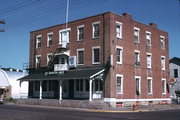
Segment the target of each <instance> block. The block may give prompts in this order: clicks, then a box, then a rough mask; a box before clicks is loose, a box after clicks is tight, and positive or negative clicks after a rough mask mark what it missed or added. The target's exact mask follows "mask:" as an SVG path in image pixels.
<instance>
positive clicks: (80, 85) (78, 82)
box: [76, 79, 83, 91]
mask: <svg viewBox="0 0 180 120" xmlns="http://www.w3.org/2000/svg"><path fill="white" fill-rule="evenodd" d="M76 91H83V80H82V79H79V80H76Z"/></svg>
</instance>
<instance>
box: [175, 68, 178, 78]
mask: <svg viewBox="0 0 180 120" xmlns="http://www.w3.org/2000/svg"><path fill="white" fill-rule="evenodd" d="M174 78H178V69H174Z"/></svg>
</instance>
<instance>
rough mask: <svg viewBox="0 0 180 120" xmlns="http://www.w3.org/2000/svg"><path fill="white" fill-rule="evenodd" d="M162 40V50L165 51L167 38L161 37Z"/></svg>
mask: <svg viewBox="0 0 180 120" xmlns="http://www.w3.org/2000/svg"><path fill="white" fill-rule="evenodd" d="M160 40H161V49H162V50H165V41H164V40H165V37H164V36H160Z"/></svg>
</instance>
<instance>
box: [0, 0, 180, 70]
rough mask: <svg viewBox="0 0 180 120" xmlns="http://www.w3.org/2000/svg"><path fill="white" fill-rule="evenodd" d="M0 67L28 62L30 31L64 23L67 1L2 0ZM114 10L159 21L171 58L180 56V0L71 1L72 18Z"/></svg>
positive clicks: (138, 19)
mask: <svg viewBox="0 0 180 120" xmlns="http://www.w3.org/2000/svg"><path fill="white" fill-rule="evenodd" d="M0 2H1V4H0V19H5V21H6V24H5V25H2V24H0V29H4V30H5V31H6V32H0V67H12V68H18V69H22V65H23V63H28V61H29V39H30V31H33V30H38V29H41V28H45V27H49V26H52V25H57V24H61V23H64V22H65V13H66V0H0ZM107 11H112V12H114V13H117V14H122V13H124V12H128V13H130V14H132V16H133V19H134V20H135V21H139V22H141V23H144V24H149V23H151V22H153V23H156V24H157V25H158V28H159V29H161V30H164V31H167V32H168V33H169V57H170V58H172V57H174V56H176V57H180V5H179V0H70V5H69V21H73V20H76V19H80V18H84V17H88V16H93V15H96V14H100V13H103V12H107Z"/></svg>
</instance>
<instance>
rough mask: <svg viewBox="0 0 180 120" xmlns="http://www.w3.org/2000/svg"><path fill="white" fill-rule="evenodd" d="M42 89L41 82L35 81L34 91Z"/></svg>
mask: <svg viewBox="0 0 180 120" xmlns="http://www.w3.org/2000/svg"><path fill="white" fill-rule="evenodd" d="M39 89H40V81H35V82H34V91H39Z"/></svg>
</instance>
